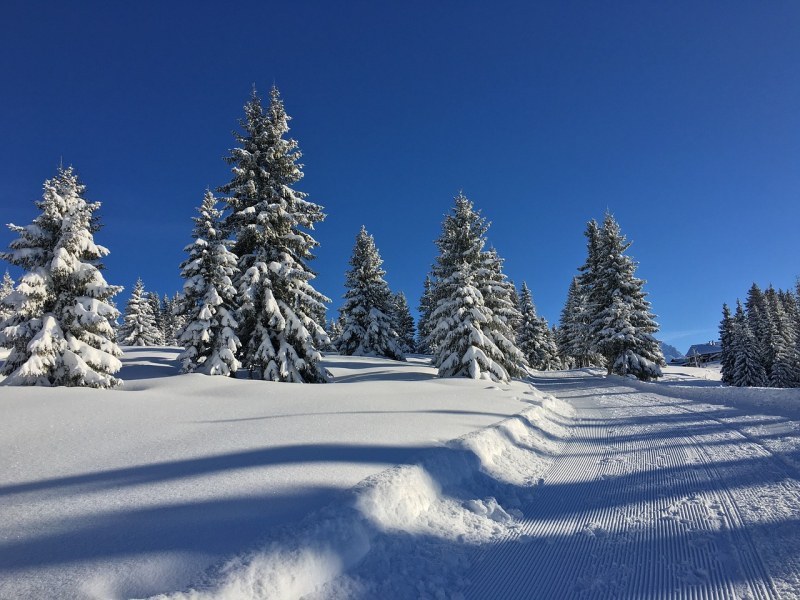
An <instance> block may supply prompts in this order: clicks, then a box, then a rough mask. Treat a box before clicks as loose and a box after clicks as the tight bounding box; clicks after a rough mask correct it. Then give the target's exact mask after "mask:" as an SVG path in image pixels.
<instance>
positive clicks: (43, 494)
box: [0, 348, 570, 598]
mask: <svg viewBox="0 0 800 600" xmlns="http://www.w3.org/2000/svg"><path fill="white" fill-rule="evenodd" d="M125 350H126V352H125V358H124V367H123V370H122V372H121V374H120V375H121V377H122V378H123V379H124V380H125V385H124V387H123V388H122V389H121V390H89V389H80V388H58V389H42V388H19V387H15V388H3V389H2V410H3V419H2V421H0V454H2V456H3V463H2V467H0V495H2V497H3V502H2V503H0V532H2V534H0V540H3V541H2V542H1V543H0V557H2V560H0V598H33V597H36V598H48V597H58V598H77V597H87V596H88V597H103V598H107V597H113V598H118V597H130V596H136V597H140V596H146V595H150V594H155V593H159V592H165V591H168V590H175V589H182V588H184V587H186V586H187V585H189V584H192V583H198V582H199V581H202V579H203V574H204V572H205V570H206V569H207V568H208V567H210V566H213V565H215V564H217V563H219V562H220V561H221V560H223V559H225V558H228V557H230V556H232V555H234V554H236V553H238V552H241V551H244V550H247V549H249V548H252V547H254V546H255V545H256V544H257V542H258V540H259V539H261V538H263V537H264V536H265V535H267V534H270V532H273V534H274V530H275V528H276V527H283V528H286V527H288V526H289V525H290V524H292V523H296V522H298V521H299V520H300V519H302V518H303V517H305V516H306V515H308V514H309V513H311V512H313V511H317V510H319V509H321V508H323V507H324V506H326V505H328V504H331V503H332V502H335V501H337V500H339V501H341V500H342V498H344V497H345V496H343V494H345V492H346V490H348V488H350V487H352V486H353V485H355V484H356V483H358V482H359V481H361V480H363V479H364V478H366V477H368V476H371V475H376V474H378V473H380V472H381V471H383V470H384V469H386V468H388V467H394V466H395V465H403V464H413V463H416V462H417V461H418V460H423V459H425V457H426V456H428V457H429V459H430V458H433V460H446V461H452V460H453V459H452V458H450V457H449V456H448V455H447V453H444V454H442V451H443V449H445V448H449V447H450V446H447V444H448V442H449V441H450V440H453V439H454V438H458V437H459V436H464V435H465V434H469V433H471V432H474V431H476V430H479V429H481V428H484V427H487V426H489V425H492V424H494V423H497V422H499V421H503V420H504V419H508V418H509V417H511V416H513V415H516V414H519V413H522V412H523V411H525V410H528V412H529V413H530V411H531V410H533V411H541V410H543V409H542V408H541V407H540V404H541V403H542V398H541V397H540V396H539V395H538V394H536V393H535V392H534V391H533V390H532V388H531V386H529V385H527V384H524V383H521V382H514V383H512V384H509V385H506V386H503V387H502V388H500V387H497V386H494V385H491V384H489V383H486V382H475V381H470V380H466V379H455V380H442V379H437V378H436V376H435V370H434V369H432V368H430V367H428V366H426V364H425V362H426V361H425V360H424V359H413V358H411V359H410V362H409V363H399V362H395V361H390V360H382V359H374V358H371V359H368V358H357V357H339V356H332V357H330V358H329V359H328V360H327V361H326V367H328V368H329V369H330V370H331V371H332V372H333V373H334V375H335V377H336V382H337V383H334V384H326V385H292V384H279V383H268V382H262V381H249V380H233V379H229V378H223V377H213V378H211V377H207V376H203V375H197V374H194V375H178V364H177V362H176V356H177V354H178V351H177V349H158V348H126V349H125ZM557 404H558V407H559V410H560V411H561V412H562V413H563V414H565V415H567V414H569V411H570V409H569V408H568V407H567V406H566V405H563V404H561V403H557ZM526 414H527V413H526ZM544 421H545V420H544V419H539V420H537V426H540V427H546V423H545V422H544ZM504 427H505V428H504V429H502V430H499V431H502V432H504V433H503V434H502V435H500V434H492V435H490V436H489V438H486V439H481V440H478V441H462V442H459V444H461V445H458V446H457V450H454V453H453V456H454V457H456V458H455V463H452V464H451V463H448V464H449V466H448V467H447V474H448V476H450V477H453V478H454V480H455V479H458V478H459V477H462V476H463V477H468V476H472V475H473V474H474V473H472V470H473V469H475V468H477V467H478V466H479V465H477V464H475V465H473V464H472V463H470V462H468V463H464V462H463V461H464V456H465V454H464V453H465V452H466V450H465V448H467V447H470V444H477V445H478V446H480V447H479V448H476V449H475V453H477V455H481V453H488V454H487V456H489V457H490V458H489V459H487V460H491V457H495V458H497V459H498V460H500V455H501V454H503V452H504V450H511V454H508V456H510V457H511V459H513V457H514V452H513V448H508V447H509V446H511V443H510V442H509V441H508V440H515V441H516V442H519V443H522V442H524V441H525V440H527V439H528V438H530V442H529V444H528V445H529V446H530V447H534V446H535V447H537V448H539V449H540V450H541V453H535V454H530V453H528V454H526V455H525V460H524V461H523V462H522V463H520V464H521V465H522V466H524V473H523V474H519V475H518V476H519V477H524V478H527V479H531V478H533V480H534V481H535V478H536V477H538V475H537V473H541V472H542V471H543V470H544V468H545V467H546V465H547V464H548V459H547V455H548V453H550V452H553V451H555V450H556V449H557V447H556V446H555V445H554V444H555V442H554V441H553V440H555V438H553V437H552V435H553V434H554V433H557V432H556V431H555V430H552V428H550V430H549V431H551V434H549V435H550V437H548V438H544V437H541V436H539V437H536V435H534V434H535V432H536V431H538V430H537V429H535V428H533V426H532V425H531V422H529V421H528V420H526V418H525V417H519V418H518V419H517V420H512V421H511V422H510V424H509V425H508V426H504ZM554 427H555V425H554ZM498 436H499V437H498ZM490 438H491V439H490ZM431 453H433V454H431ZM517 453H519V450H517ZM470 455H473V456H474V455H475V454H470ZM495 455H496V456H495ZM434 472H435V471H434ZM419 477H420V475H419V474H418V473H415V472H413V471H409V472H400V473H390V474H387V475H384V476H382V478H381V479H379V480H376V481H375V482H374V483H373V484H370V485H372V486H373V487H374V488H375V491H374V494H373V496H374V498H373V500H374V501H375V502H377V504H376V505H375V506H374V507H372V508H365V509H364V510H365V512H366V513H367V514H370V515H373V517H374V518H375V519H378V522H379V523H380V522H385V521H392V520H395V521H396V520H397V519H401V520H403V519H405V520H408V519H410V518H411V516H410V515H411V514H412V513H413V511H415V510H416V511H419V510H420V509H421V507H426V506H430V504H431V503H432V502H433V501H434V499H435V496H436V491H435V488H436V489H438V488H439V487H440V486H442V485H443V483H441V482H440V483H434V482H432V481H430V480H429V475H425V476H424V477H427V478H428V479H424V477H423V479H424V481H425V482H426V483H425V485H427V487H426V488H424V489H419V490H418V494H419V495H417V496H414V495H412V496H410V497H409V498H405V497H404V496H403V497H398V496H397V494H396V493H395V492H392V491H391V489H392V486H393V485H395V483H396V482H395V481H394V480H395V479H397V478H399V479H401V480H402V479H404V478H411V479H415V478H419ZM387 482H388V483H387ZM389 483H391V485H389ZM401 485H402V486H404V488H403V489H404V493H405V492H413V491H414V489H416V488H417V486H416V484H412V483H405V484H401ZM486 485H488V484H486ZM486 485H483V484H482V488H483V487H486ZM497 485H499V484H497ZM409 487H411V488H412V489H409ZM483 491H485V490H483ZM370 493H372V492H370ZM487 495H491V494H487ZM348 497H349V496H348ZM483 499H484V498H483V496H478V497H476V498H474V500H475V504H474V506H472V508H471V509H470V510H467V509H463V510H462V512H464V513H467V514H468V515H474V516H472V517H470V518H471V519H472V525H470V527H476V528H477V530H476V531H473V532H471V533H470V532H466V534H467V535H472V536H478V537H480V536H481V535H482V536H484V537H486V536H487V535H489V533H490V532H491V531H492V530H493V529H494V528H495V526H496V521H495V520H492V519H499V518H500V516H498V515H502V514H504V513H503V512H502V509H500V512H498V509H497V508H496V507H494V508H493V507H492V506H491V505H484V504H482V503H483ZM362 501H363V502H372V500H369V495H366V496H364V497H363V498H362ZM392 502H396V503H399V504H398V505H397V506H396V507H395V509H394V510H393V511H392V510H390V509H388V508H387V506H391V503H392ZM490 504H491V503H490ZM381 510H389V513H387V514H383V513H381V514H379V515H378V514H376V511H381ZM471 511H473V512H471ZM482 512H483V516H481V513H482ZM506 516H507V515H506ZM460 518H461V517H460ZM463 518H466V520H467V521H469V520H470V518H467V517H463ZM482 519H483V521H485V524H483V525H481V523H482V522H483V521H482ZM376 526H377V525H376ZM442 526H443V527H448V528H450V529H452V530H453V531H457V528H454V527H452V524H442ZM481 528H482V529H481ZM295 533H297V532H296V531H293V532H292V535H291V536H290V537H294V534H295ZM461 533H462V534H463V533H464V532H461ZM308 535H310V534H308ZM330 537H331V536H328V538H330ZM323 562H324V561H323ZM318 567H319V568H323V569H324V568H326V567H325V565H324V564H321V566H320V565H318ZM305 579H306V580H307V582H308V583H309V585H314V584H315V583H318V581H317V580H316V579H315V578H314V577H312V576H308V577H306V578H305ZM280 589H284V588H280ZM279 596H282V594H279ZM282 597H285V596H282Z"/></svg>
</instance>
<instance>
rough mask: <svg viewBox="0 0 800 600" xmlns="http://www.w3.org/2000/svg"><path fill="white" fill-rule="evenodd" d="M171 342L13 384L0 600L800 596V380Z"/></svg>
mask: <svg viewBox="0 0 800 600" xmlns="http://www.w3.org/2000/svg"><path fill="white" fill-rule="evenodd" d="M177 353H178V352H177V350H176V349H169V348H127V349H126V356H125V357H124V368H123V372H122V376H123V378H124V379H125V380H126V384H125V387H124V388H123V389H121V390H91V389H84V388H71V389H67V388H58V389H42V388H19V387H15V388H11V387H8V388H0V407H2V411H3V413H2V414H3V417H4V418H3V419H2V420H0V455H2V456H3V461H2V463H0V497H1V498H2V502H0V598H3V599H5V598H14V599H16V598H37V599H38V598H58V599H62V598H67V599H69V598H104V599H107V598H130V597H136V598H141V597H145V596H151V595H156V598H159V600H167V599H170V600H179V599H183V600H189V599H191V600H201V599H208V600H211V599H215V600H216V599H221V600H233V599H258V600H261V599H267V598H280V599H289V598H300V597H303V598H309V599H317V600H321V599H344V598H348V599H349V598H387V599H395V598H398V599H405V598H453V597H456V598H510V599H520V600H522V599H527V598H530V597H542V598H556V597H558V598H561V597H564V598H573V597H575V598H577V597H580V598H608V597H656V596H659V595H664V593H667V592H668V593H669V595H670V597H674V598H714V597H716V598H729V597H753V598H800V583H798V582H800V558H798V557H800V453H799V452H798V451H800V390H798V389H755V388H728V387H723V386H720V384H719V382H718V381H716V379H717V378H718V369H715V368H713V367H709V368H704V369H696V368H692V367H686V366H684V367H668V368H667V369H665V377H664V378H663V380H661V381H659V382H655V383H643V382H639V381H635V380H632V379H630V378H623V377H618V376H609V377H606V376H604V370H598V369H580V370H573V371H562V372H535V373H534V374H533V376H532V377H531V378H530V379H529V380H526V381H519V380H517V381H514V382H512V383H511V384H508V385H503V386H497V385H492V384H489V383H486V382H481V381H472V380H467V379H439V378H437V377H436V376H435V371H434V370H433V369H432V368H430V367H429V366H427V364H426V363H427V359H425V358H421V357H412V358H411V359H410V361H409V362H408V363H401V362H395V361H390V360H384V359H375V358H356V357H342V356H329V357H328V358H327V359H326V361H325V366H326V367H327V368H329V369H330V370H331V371H332V372H333V373H334V375H335V376H336V382H337V383H333V384H326V385H293V384H280V383H268V382H263V381H249V380H242V379H238V380H234V379H229V378H223V377H213V378H211V377H207V376H203V375H196V374H195V375H179V374H177V373H178V365H177V364H176V356H177ZM698 465H702V468H698ZM665 590H667V592H665Z"/></svg>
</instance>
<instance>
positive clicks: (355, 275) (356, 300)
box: [338, 226, 405, 360]
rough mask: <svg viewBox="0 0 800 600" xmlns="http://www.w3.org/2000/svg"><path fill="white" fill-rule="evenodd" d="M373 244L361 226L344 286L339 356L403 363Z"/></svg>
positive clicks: (392, 309)
mask: <svg viewBox="0 0 800 600" xmlns="http://www.w3.org/2000/svg"><path fill="white" fill-rule="evenodd" d="M382 264H383V260H381V257H380V254H379V253H378V249H377V248H376V246H375V240H374V239H373V237H372V236H371V235H370V234H369V233H367V230H366V229H365V228H364V227H363V226H362V227H361V231H359V233H358V235H357V236H356V243H355V246H354V247H353V255H352V256H351V257H350V267H351V269H350V270H349V271H348V272H347V275H346V279H345V283H344V286H345V288H346V289H347V292H346V293H345V295H344V297H345V303H344V306H342V308H341V314H342V320H343V323H342V334H341V335H340V336H339V345H338V348H339V352H340V353H342V354H345V355H348V356H349V355H356V356H385V357H387V358H393V359H395V360H405V357H404V354H403V349H402V346H403V342H402V340H401V339H400V336H399V334H398V333H397V330H396V329H395V328H394V318H393V317H394V314H395V306H394V298H393V296H392V293H391V291H390V290H389V286H388V285H387V283H386V281H385V280H384V279H383V276H384V275H385V274H386V271H384V270H383V269H382V268H381V265H382Z"/></svg>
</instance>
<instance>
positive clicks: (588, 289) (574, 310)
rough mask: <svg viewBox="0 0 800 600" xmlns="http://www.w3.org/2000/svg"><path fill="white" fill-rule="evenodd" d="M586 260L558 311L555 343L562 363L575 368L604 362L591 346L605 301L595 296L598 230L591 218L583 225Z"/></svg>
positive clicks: (597, 275) (597, 268)
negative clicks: (584, 228)
mask: <svg viewBox="0 0 800 600" xmlns="http://www.w3.org/2000/svg"><path fill="white" fill-rule="evenodd" d="M584 235H585V236H586V261H585V262H584V264H583V265H581V266H580V267H579V268H578V271H580V275H578V276H577V277H575V278H573V280H572V282H571V283H570V287H569V291H568V292H567V300H566V302H565V304H564V308H563V309H562V311H561V318H560V322H559V328H558V329H559V338H558V340H557V343H558V347H559V353H560V354H561V359H562V364H564V365H568V366H574V367H578V368H583V367H591V366H603V365H604V364H605V359H604V358H603V356H602V355H601V354H600V353H598V352H597V351H596V349H595V346H594V344H593V339H592V337H593V331H592V323H594V322H595V321H596V319H597V318H598V313H599V310H600V308H601V307H602V306H603V302H605V300H604V299H603V298H602V297H601V296H598V294H599V293H600V291H599V288H598V284H597V282H598V280H599V279H600V278H601V275H602V273H601V272H600V263H599V244H600V228H599V227H598V225H597V221H595V220H594V219H592V220H591V221H589V222H588V223H587V224H586V231H585V232H584Z"/></svg>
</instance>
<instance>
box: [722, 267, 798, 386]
mask: <svg viewBox="0 0 800 600" xmlns="http://www.w3.org/2000/svg"><path fill="white" fill-rule="evenodd" d="M719 334H720V342H721V345H722V359H721V362H722V381H723V382H724V383H727V384H728V385H735V386H738V387H780V388H792V387H800V281H798V284H797V289H796V290H795V293H792V292H791V291H789V290H776V289H775V288H773V287H772V286H769V287H768V288H767V290H766V291H762V290H761V288H760V287H759V286H758V285H757V284H755V283H753V285H752V287H751V288H750V290H749V291H748V292H747V298H746V299H745V304H744V306H742V303H741V301H739V300H738V299H737V300H736V310H735V312H734V313H733V314H731V310H730V308H729V307H728V305H727V304H723V305H722V320H721V321H720V325H719Z"/></svg>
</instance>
